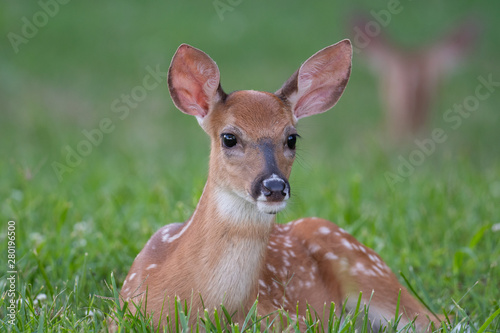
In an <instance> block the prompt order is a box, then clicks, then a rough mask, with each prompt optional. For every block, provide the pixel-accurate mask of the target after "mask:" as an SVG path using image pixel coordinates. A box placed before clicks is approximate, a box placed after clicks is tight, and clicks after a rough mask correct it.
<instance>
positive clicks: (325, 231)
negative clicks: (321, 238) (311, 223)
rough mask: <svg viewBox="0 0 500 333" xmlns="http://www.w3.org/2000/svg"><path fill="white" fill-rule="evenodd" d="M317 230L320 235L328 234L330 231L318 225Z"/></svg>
mask: <svg viewBox="0 0 500 333" xmlns="http://www.w3.org/2000/svg"><path fill="white" fill-rule="evenodd" d="M318 232H319V233H320V234H322V235H328V234H329V233H330V232H331V230H330V229H329V228H328V227H320V228H319V229H318Z"/></svg>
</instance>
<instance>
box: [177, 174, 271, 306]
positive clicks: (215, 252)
mask: <svg viewBox="0 0 500 333" xmlns="http://www.w3.org/2000/svg"><path fill="white" fill-rule="evenodd" d="M274 220H275V218H274V216H273V215H269V214H264V213H261V212H260V211H258V210H257V208H256V206H255V205H254V204H252V203H250V202H248V201H246V200H245V199H244V198H241V197H240V196H238V195H237V194H234V193H230V192H228V191H226V190H224V189H223V188H222V187H221V186H219V185H218V184H217V183H216V182H215V181H213V180H212V179H211V177H210V176H209V179H208V181H207V184H206V185H205V189H204V191H203V194H202V196H201V198H200V201H199V203H198V206H197V208H196V210H195V212H194V213H193V216H192V217H191V219H190V220H189V221H188V222H187V225H186V227H187V228H188V229H187V230H186V236H188V234H190V237H189V242H184V245H185V252H184V251H183V252H184V253H185V254H186V256H185V258H186V260H189V261H191V263H192V267H193V268H194V269H195V270H196V271H195V272H193V274H194V277H195V280H196V285H197V287H198V288H199V290H198V291H203V294H202V295H201V296H202V297H203V300H204V303H205V306H206V307H210V306H211V307H214V306H219V305H220V304H224V306H225V307H226V309H228V310H230V311H237V310H241V309H242V307H246V306H247V305H248V304H249V302H251V301H252V300H255V299H256V296H257V284H258V278H259V274H260V271H261V267H262V265H263V262H264V257H265V252H266V248H267V243H268V240H269V235H270V233H271V229H272V225H273V222H274ZM188 258H189V259H188ZM198 291H196V290H195V292H198Z"/></svg>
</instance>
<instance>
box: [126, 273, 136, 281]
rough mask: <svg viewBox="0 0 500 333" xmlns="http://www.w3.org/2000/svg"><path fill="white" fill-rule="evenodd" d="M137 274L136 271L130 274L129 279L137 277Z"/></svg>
mask: <svg viewBox="0 0 500 333" xmlns="http://www.w3.org/2000/svg"><path fill="white" fill-rule="evenodd" d="M136 275H137V274H136V273H132V274H130V277H129V278H128V280H129V281H132V280H133V279H134V278H135V276H136Z"/></svg>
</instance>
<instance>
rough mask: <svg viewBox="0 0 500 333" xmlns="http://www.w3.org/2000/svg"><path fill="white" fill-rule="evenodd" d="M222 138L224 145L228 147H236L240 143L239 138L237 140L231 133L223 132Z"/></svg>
mask: <svg viewBox="0 0 500 333" xmlns="http://www.w3.org/2000/svg"><path fill="white" fill-rule="evenodd" d="M221 139H222V145H223V146H224V147H226V148H231V147H234V146H236V144H237V143H238V140H236V136H235V135H234V134H230V133H222V134H221Z"/></svg>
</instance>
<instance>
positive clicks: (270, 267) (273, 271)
mask: <svg viewBox="0 0 500 333" xmlns="http://www.w3.org/2000/svg"><path fill="white" fill-rule="evenodd" d="M266 267H267V269H268V270H269V271H271V273H274V274H276V273H277V271H276V267H274V266H273V265H271V264H267V265H266Z"/></svg>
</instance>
